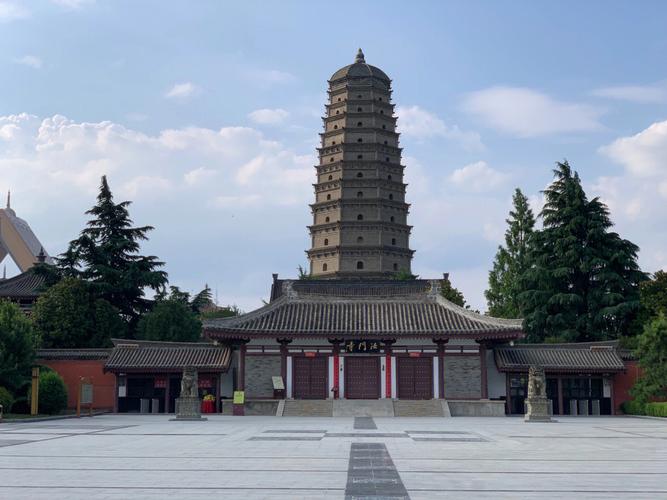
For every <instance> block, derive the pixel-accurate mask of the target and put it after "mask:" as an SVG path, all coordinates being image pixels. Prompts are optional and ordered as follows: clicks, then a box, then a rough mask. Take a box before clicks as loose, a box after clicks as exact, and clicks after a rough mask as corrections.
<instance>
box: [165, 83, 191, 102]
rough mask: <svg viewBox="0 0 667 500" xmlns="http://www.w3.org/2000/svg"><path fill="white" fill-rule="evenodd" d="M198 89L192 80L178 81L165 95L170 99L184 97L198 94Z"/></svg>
mask: <svg viewBox="0 0 667 500" xmlns="http://www.w3.org/2000/svg"><path fill="white" fill-rule="evenodd" d="M198 91H199V87H197V86H196V85H195V84H194V83H192V82H183V83H176V84H174V86H173V87H171V88H170V89H169V90H168V91H167V92H165V94H164V96H165V97H166V98H168V99H184V98H186V97H190V96H192V95H194V94H196V93H197V92H198Z"/></svg>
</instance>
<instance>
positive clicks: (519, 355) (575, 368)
mask: <svg viewBox="0 0 667 500" xmlns="http://www.w3.org/2000/svg"><path fill="white" fill-rule="evenodd" d="M494 355H495V360H496V366H497V367H498V370H500V371H527V370H528V368H529V367H530V366H531V365H537V366H542V367H544V369H545V370H547V371H557V372H570V373H571V372H617V371H622V370H624V368H625V366H624V364H623V360H622V359H621V356H620V355H619V353H618V351H617V349H616V348H615V347H614V346H613V345H609V344H607V345H605V344H603V343H601V344H596V343H583V344H523V345H516V346H511V347H510V346H506V347H496V348H495V349H494Z"/></svg>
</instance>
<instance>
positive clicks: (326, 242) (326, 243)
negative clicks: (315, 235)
mask: <svg viewBox="0 0 667 500" xmlns="http://www.w3.org/2000/svg"><path fill="white" fill-rule="evenodd" d="M393 241H396V240H393ZM328 244H329V239H328V238H324V246H327V245H328Z"/></svg>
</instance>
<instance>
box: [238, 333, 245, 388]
mask: <svg viewBox="0 0 667 500" xmlns="http://www.w3.org/2000/svg"><path fill="white" fill-rule="evenodd" d="M245 353H246V344H245V342H243V343H242V344H241V345H240V346H239V378H238V388H237V390H238V391H245Z"/></svg>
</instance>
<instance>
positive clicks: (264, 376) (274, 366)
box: [245, 355, 280, 398]
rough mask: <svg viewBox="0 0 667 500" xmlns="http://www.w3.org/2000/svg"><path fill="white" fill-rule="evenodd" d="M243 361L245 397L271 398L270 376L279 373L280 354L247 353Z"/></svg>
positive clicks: (271, 383)
mask: <svg viewBox="0 0 667 500" xmlns="http://www.w3.org/2000/svg"><path fill="white" fill-rule="evenodd" d="M245 362H246V367H245V392H246V398H272V397H273V382H272V381H271V377H276V376H279V375H280V355H276V356H253V355H247V356H246V358H245Z"/></svg>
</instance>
